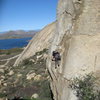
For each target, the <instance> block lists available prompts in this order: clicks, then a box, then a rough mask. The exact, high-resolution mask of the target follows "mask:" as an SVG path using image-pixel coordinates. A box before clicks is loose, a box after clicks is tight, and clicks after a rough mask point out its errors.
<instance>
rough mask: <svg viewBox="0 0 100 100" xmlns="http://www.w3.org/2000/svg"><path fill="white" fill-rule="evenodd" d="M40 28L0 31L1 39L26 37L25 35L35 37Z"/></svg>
mask: <svg viewBox="0 0 100 100" xmlns="http://www.w3.org/2000/svg"><path fill="white" fill-rule="evenodd" d="M37 32H39V30H30V31H24V30H17V31H8V32H2V33H1V32H0V39H11V38H25V37H33V36H34V35H35V34H36V33H37Z"/></svg>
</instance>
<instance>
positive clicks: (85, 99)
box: [71, 75, 100, 100]
mask: <svg viewBox="0 0 100 100" xmlns="http://www.w3.org/2000/svg"><path fill="white" fill-rule="evenodd" d="M95 82H96V78H95V77H94V76H92V75H86V76H84V77H83V78H82V79H80V78H76V79H74V81H73V82H72V84H71V88H72V89H73V90H75V91H76V96H77V97H78V99H79V100H100V91H97V90H95V88H94V87H95Z"/></svg>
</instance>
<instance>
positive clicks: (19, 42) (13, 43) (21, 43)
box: [0, 37, 31, 49]
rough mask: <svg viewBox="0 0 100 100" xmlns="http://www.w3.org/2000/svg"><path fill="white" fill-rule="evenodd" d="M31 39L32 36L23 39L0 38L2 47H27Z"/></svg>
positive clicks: (0, 47) (0, 46)
mask: <svg viewBox="0 0 100 100" xmlns="http://www.w3.org/2000/svg"><path fill="white" fill-rule="evenodd" d="M29 40H31V37H28V38H21V39H3V40H0V49H12V48H21V47H25V46H26V45H27V44H28V42H29Z"/></svg>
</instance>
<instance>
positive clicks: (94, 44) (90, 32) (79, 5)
mask: <svg viewBox="0 0 100 100" xmlns="http://www.w3.org/2000/svg"><path fill="white" fill-rule="evenodd" d="M54 50H58V51H59V52H60V54H61V62H60V66H59V67H58V68H56V69H55V64H54V62H53V61H52V60H51V59H52V52H53V51H54ZM99 61H100V0H59V3H58V8H57V23H56V34H54V39H53V42H52V45H51V48H50V52H49V57H48V60H47V67H48V70H49V73H50V76H51V89H52V92H53V95H54V100H78V98H77V97H76V96H75V94H74V93H73V90H71V88H69V85H70V80H72V79H73V78H76V77H80V76H84V75H86V74H88V73H91V72H94V73H96V72H98V71H100V62H99Z"/></svg>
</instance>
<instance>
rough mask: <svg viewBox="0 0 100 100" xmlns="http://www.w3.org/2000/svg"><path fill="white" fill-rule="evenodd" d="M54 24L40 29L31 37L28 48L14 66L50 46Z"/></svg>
mask: <svg viewBox="0 0 100 100" xmlns="http://www.w3.org/2000/svg"><path fill="white" fill-rule="evenodd" d="M55 24H56V22H54V23H52V24H49V25H47V26H46V27H45V28H44V29H42V30H41V31H40V32H39V33H38V34H36V35H35V36H34V37H33V39H32V40H31V41H30V43H29V44H28V46H27V47H26V48H25V50H24V51H23V52H22V53H21V55H20V56H19V58H18V59H17V60H16V62H15V64H14V66H16V65H18V64H19V63H20V62H21V61H23V60H24V59H27V58H29V57H31V56H33V55H34V54H35V53H36V52H37V51H41V50H43V49H45V48H48V47H49V46H50V44H51V42H52V37H53V35H54V34H55V26H56V25H55Z"/></svg>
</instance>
